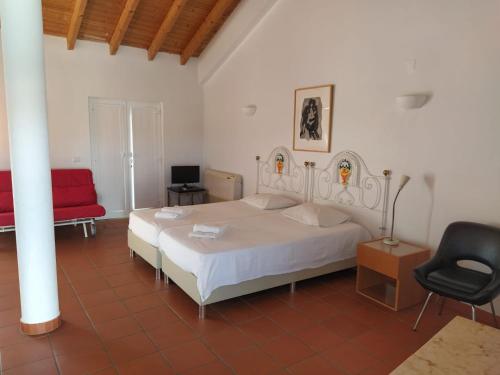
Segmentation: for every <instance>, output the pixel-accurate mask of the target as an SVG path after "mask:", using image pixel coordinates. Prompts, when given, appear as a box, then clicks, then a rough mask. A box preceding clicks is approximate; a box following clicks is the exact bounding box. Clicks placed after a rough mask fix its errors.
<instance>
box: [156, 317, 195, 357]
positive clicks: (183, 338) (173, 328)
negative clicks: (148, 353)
mask: <svg viewBox="0 0 500 375" xmlns="http://www.w3.org/2000/svg"><path fill="white" fill-rule="evenodd" d="M148 336H149V338H150V339H151V341H152V342H153V343H154V344H155V345H156V347H157V348H158V349H160V350H165V349H172V348H174V347H176V346H179V345H181V344H184V343H186V342H188V341H192V340H194V339H196V338H197V337H198V336H199V335H198V333H196V332H195V331H194V330H193V329H191V328H190V327H189V326H187V325H186V324H185V323H183V322H182V321H180V320H178V319H176V320H171V321H167V322H164V323H163V324H162V325H160V326H157V327H155V328H154V329H152V330H151V331H148Z"/></svg>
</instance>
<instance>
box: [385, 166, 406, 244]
mask: <svg viewBox="0 0 500 375" xmlns="http://www.w3.org/2000/svg"><path fill="white" fill-rule="evenodd" d="M408 181H410V176H406V175H402V176H401V181H400V183H399V189H398V192H397V194H396V196H395V197H394V203H393V204H392V225H391V237H387V238H384V243H385V244H386V245H391V246H396V245H398V244H399V240H398V239H396V238H394V216H395V211H396V201H397V200H398V196H399V193H401V190H403V188H404V187H405V185H406V184H407V183H408Z"/></svg>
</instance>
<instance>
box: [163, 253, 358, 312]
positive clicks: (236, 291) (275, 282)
mask: <svg viewBox="0 0 500 375" xmlns="http://www.w3.org/2000/svg"><path fill="white" fill-rule="evenodd" d="M355 266H356V258H355V257H354V258H349V259H345V260H341V261H338V262H333V263H328V264H326V265H324V266H322V267H318V268H308V269H305V270H300V271H295V272H290V273H285V274H281V275H271V276H264V277H260V278H258V279H254V280H249V281H243V282H241V283H239V284H235V285H225V286H221V287H219V288H217V289H215V290H214V291H213V292H212V294H211V295H210V297H209V298H208V299H207V300H206V301H202V300H201V296H200V294H199V292H198V287H197V283H196V281H197V279H196V276H195V275H193V274H192V273H190V272H186V271H184V270H183V269H181V268H180V267H179V266H177V265H176V264H175V263H174V262H172V261H171V260H170V259H169V258H168V257H167V256H166V255H164V254H162V270H163V274H164V278H165V282H168V279H169V278H170V279H172V280H173V281H174V282H175V283H176V284H177V286H179V288H181V289H182V290H183V291H184V292H185V293H186V294H187V295H188V296H189V297H191V299H192V300H193V301H195V302H196V303H197V304H198V305H199V310H198V312H199V314H198V315H199V318H200V319H203V318H204V317H205V306H206V305H209V304H212V303H215V302H220V301H224V300H227V299H231V298H236V297H240V296H244V295H246V294H251V293H255V292H260V291H262V290H267V289H271V288H275V287H278V286H282V285H286V284H290V292H291V293H294V292H295V285H296V284H295V283H296V282H297V281H301V280H306V279H310V278H313V277H317V276H321V275H326V274H328V273H332V272H336V271H341V270H344V269H348V268H353V267H355Z"/></svg>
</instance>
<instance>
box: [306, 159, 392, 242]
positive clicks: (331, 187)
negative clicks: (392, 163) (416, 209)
mask: <svg viewBox="0 0 500 375" xmlns="http://www.w3.org/2000/svg"><path fill="white" fill-rule="evenodd" d="M310 174H311V188H310V190H309V192H310V194H311V196H310V199H309V200H311V201H314V200H315V199H319V200H327V201H333V202H334V203H336V204H339V205H343V206H352V207H360V208H364V209H368V210H372V211H376V212H379V213H381V215H382V217H381V222H380V227H379V230H380V234H381V235H384V234H385V230H386V222H387V212H388V203H389V182H390V179H391V171H390V170H387V169H386V170H384V171H383V172H382V175H375V174H373V173H371V172H370V171H369V170H368V168H367V166H366V164H365V162H364V160H363V159H362V158H361V156H359V155H358V154H357V153H355V152H354V151H342V152H339V153H337V154H336V155H334V156H333V157H332V159H331V160H330V162H329V163H328V164H327V165H326V167H324V168H322V167H317V166H316V165H315V163H312V167H311V172H310Z"/></svg>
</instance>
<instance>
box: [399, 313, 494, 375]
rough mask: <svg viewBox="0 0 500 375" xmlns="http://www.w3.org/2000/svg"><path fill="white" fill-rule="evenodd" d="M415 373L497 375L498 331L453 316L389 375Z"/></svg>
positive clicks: (429, 374)
mask: <svg viewBox="0 0 500 375" xmlns="http://www.w3.org/2000/svg"><path fill="white" fill-rule="evenodd" d="M408 334H409V335H411V332H408ZM417 374H419V375H420V374H425V375H437V374H439V375H444V374H450V375H465V374H467V375H468V374H471V375H472V374H473V375H486V374H488V375H498V374H500V330H498V329H496V328H493V327H489V326H486V325H484V324H481V323H477V322H474V321H472V320H469V319H465V318H462V317H461V316H457V317H455V318H454V319H453V320H452V321H451V322H449V323H448V324H447V325H446V326H445V327H444V328H443V329H441V330H440V331H439V332H438V333H436V335H435V336H434V337H433V338H431V339H430V340H429V341H428V342H427V343H426V344H425V345H424V346H422V347H421V348H420V349H418V350H417V351H416V352H415V353H414V354H413V355H412V356H411V357H410V358H408V359H407V360H406V361H404V362H403V363H402V364H401V365H399V367H398V368H396V369H395V370H394V371H393V372H392V373H391V375H417Z"/></svg>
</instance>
